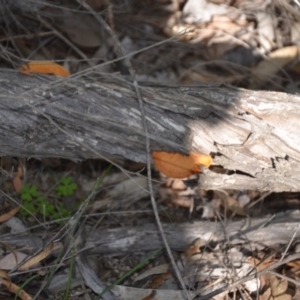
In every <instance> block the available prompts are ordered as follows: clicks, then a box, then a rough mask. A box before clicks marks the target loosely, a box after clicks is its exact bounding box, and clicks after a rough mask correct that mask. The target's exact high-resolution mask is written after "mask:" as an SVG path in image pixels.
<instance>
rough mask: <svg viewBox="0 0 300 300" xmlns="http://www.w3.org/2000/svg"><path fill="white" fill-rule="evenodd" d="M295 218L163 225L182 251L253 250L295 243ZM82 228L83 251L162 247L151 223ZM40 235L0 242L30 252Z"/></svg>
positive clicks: (37, 246)
mask: <svg viewBox="0 0 300 300" xmlns="http://www.w3.org/2000/svg"><path fill="white" fill-rule="evenodd" d="M299 218H300V212H299V211H290V212H285V213H279V214H277V215H274V216H267V217H264V218H252V219H248V220H245V219H243V220H240V221H230V220H228V222H227V223H226V224H225V226H226V228H224V227H223V225H222V224H221V223H220V222H212V221H196V222H193V223H182V224H164V225H163V227H164V231H165V233H166V235H167V236H168V241H169V245H170V247H171V249H172V250H174V251H183V250H185V249H186V248H187V247H188V246H190V244H191V243H193V242H194V241H195V240H196V239H198V238H200V239H201V240H202V241H203V244H204V245H205V243H206V242H207V243H208V242H215V243H220V244H224V243H227V244H228V247H230V246H234V245H243V247H244V248H248V249H249V250H251V251H254V250H255V249H258V250H260V249H264V248H266V247H277V246H279V245H286V244H288V243H289V242H290V240H291V238H292V237H293V235H294V234H295V236H294V240H295V242H297V240H298V239H299V237H300V231H299V230H298V225H299ZM83 230H84V232H85V237H86V243H85V246H84V249H85V251H86V253H87V254H109V255H111V254H114V255H117V254H129V253H131V254H132V253H134V252H148V251H149V252H151V251H155V250H157V249H159V248H160V247H161V246H163V244H162V240H161V237H160V234H159V232H158V229H157V227H156V225H154V224H144V225H143V226H135V227H121V228H115V229H107V228H104V229H97V230H95V231H92V230H91V227H89V226H84V227H83ZM43 237H44V234H43V233H41V237H39V236H38V235H37V234H35V235H34V236H33V235H31V234H26V233H22V234H8V235H2V236H1V241H2V242H3V243H7V244H9V245H10V246H12V247H14V249H17V250H19V249H22V251H26V252H30V253H33V252H35V251H37V250H38V249H41V248H42V247H43V244H45V243H46V242H48V241H45V240H43ZM49 239H50V237H49ZM55 248H56V250H55V251H54V252H53V254H54V255H55V256H58V255H59V254H60V252H61V251H64V250H63V249H64V248H63V244H62V243H60V242H57V243H56V244H55ZM20 251H21V250H20Z"/></svg>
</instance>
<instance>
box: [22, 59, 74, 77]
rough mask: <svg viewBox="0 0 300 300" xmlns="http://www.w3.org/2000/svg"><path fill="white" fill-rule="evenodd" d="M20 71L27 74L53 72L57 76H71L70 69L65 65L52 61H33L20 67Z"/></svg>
mask: <svg viewBox="0 0 300 300" xmlns="http://www.w3.org/2000/svg"><path fill="white" fill-rule="evenodd" d="M19 72H20V73H21V74H25V75H29V76H30V75H31V73H39V74H51V75H57V76H65V77H68V76H70V73H69V71H68V70H67V69H66V68H64V67H63V66H61V65H59V64H57V63H55V62H52V61H31V62H28V63H27V64H25V65H23V66H21V67H20V68H19Z"/></svg>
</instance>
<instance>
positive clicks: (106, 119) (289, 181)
mask: <svg viewBox="0 0 300 300" xmlns="http://www.w3.org/2000/svg"><path fill="white" fill-rule="evenodd" d="M140 89H141V94H142V97H143V101H144V106H145V112H146V120H147V126H148V130H149V138H150V144H151V149H152V150H165V151H174V152H180V153H188V151H190V150H193V151H196V152H199V153H204V154H212V155H213V156H214V164H215V165H220V166H223V167H224V168H225V169H228V170H231V171H232V172H231V173H228V174H227V175H223V174H216V173H214V172H212V171H211V170H204V172H203V174H202V175H201V176H200V181H199V182H200V183H199V184H200V185H201V187H203V188H205V189H218V188H231V189H259V190H272V191H299V190H300V180H299V179H300V178H299V176H300V175H299V172H298V170H299V167H300V152H299V150H298V149H299V146H300V136H299V131H300V123H299V122H298V120H299V119H300V116H299V111H300V109H299V108H300V97H299V96H296V95H289V94H285V93H278V92H265V91H248V90H243V89H238V88H234V87H231V86H224V85H223V86H222V85H220V84H206V85H198V86H184V87H169V86H150V85H148V86H146V85H141V86H140ZM0 90H1V93H0V104H1V110H0V118H1V124H0V130H1V135H0V145H1V148H0V149H1V150H0V153H1V155H10V156H22V157H61V158H68V159H73V160H82V159H86V158H99V157H107V158H127V159H131V160H133V161H136V162H146V152H145V135H144V130H143V127H142V122H141V113H140V110H139V105H138V101H137V98H136V95H135V92H134V89H133V87H132V84H131V83H130V82H129V81H126V80H125V78H123V77H120V76H113V75H105V77H103V76H101V75H97V74H88V75H86V76H81V77H80V78H79V76H76V75H75V76H73V77H70V78H67V79H57V78H55V77H52V76H31V77H29V76H24V75H21V74H18V73H17V72H16V71H11V70H2V72H1V74H0ZM229 174H230V175H229Z"/></svg>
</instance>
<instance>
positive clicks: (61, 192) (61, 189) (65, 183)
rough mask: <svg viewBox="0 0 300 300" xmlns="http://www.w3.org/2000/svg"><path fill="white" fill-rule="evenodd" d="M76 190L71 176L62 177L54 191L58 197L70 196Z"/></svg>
mask: <svg viewBox="0 0 300 300" xmlns="http://www.w3.org/2000/svg"><path fill="white" fill-rule="evenodd" d="M76 190H77V184H76V183H75V182H74V180H73V178H72V177H71V176H67V177H64V178H62V179H61V180H60V184H59V186H58V187H57V189H56V193H57V195H58V196H60V197H67V196H72V195H73V194H74V193H75V191H76Z"/></svg>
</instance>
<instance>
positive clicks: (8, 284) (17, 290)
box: [0, 278, 32, 300]
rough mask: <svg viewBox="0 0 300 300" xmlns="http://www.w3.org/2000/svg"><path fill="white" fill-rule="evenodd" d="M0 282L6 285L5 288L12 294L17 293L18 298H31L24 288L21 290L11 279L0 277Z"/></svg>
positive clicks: (24, 299) (29, 299)
mask: <svg viewBox="0 0 300 300" xmlns="http://www.w3.org/2000/svg"><path fill="white" fill-rule="evenodd" d="M0 282H1V283H2V284H3V285H4V286H6V288H7V289H8V290H9V291H10V292H11V293H13V294H16V295H18V297H19V298H21V299H22V300H32V297H31V296H30V295H28V294H27V293H26V292H25V291H24V290H22V289H21V288H20V287H19V286H17V285H16V284H14V283H12V282H11V281H9V280H7V279H4V278H0Z"/></svg>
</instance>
